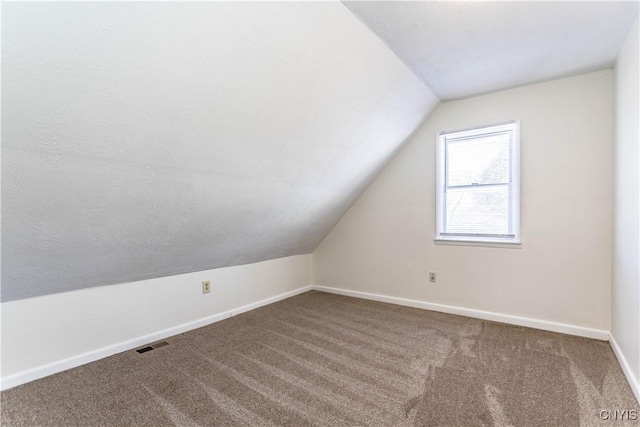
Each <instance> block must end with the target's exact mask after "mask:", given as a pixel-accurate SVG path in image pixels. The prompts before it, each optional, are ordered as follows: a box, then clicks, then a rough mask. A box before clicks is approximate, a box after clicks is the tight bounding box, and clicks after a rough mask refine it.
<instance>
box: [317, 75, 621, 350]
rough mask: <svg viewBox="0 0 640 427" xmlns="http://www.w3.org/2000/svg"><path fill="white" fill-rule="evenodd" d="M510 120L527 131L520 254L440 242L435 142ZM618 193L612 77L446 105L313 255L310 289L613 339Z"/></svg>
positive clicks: (553, 83) (553, 84) (560, 82)
mask: <svg viewBox="0 0 640 427" xmlns="http://www.w3.org/2000/svg"><path fill="white" fill-rule="evenodd" d="M510 119H519V120H521V129H522V134H521V136H522V138H521V141H522V153H521V155H522V160H521V162H522V167H521V171H522V187H521V189H522V205H521V206H522V215H521V228H522V242H523V244H522V247H521V248H520V249H511V248H509V249H505V248H494V247H471V246H452V245H436V244H434V241H433V238H434V235H435V176H436V174H435V143H436V133H437V132H438V131H441V130H456V129H464V128H468V127H472V126H476V125H484V124H492V123H497V122H504V121H506V120H510ZM611 188H612V72H611V70H605V71H600V72H595V73H590V74H585V75H580V76H577V77H571V78H566V79H561V80H556V81H551V82H547V83H542V84H536V85H531V86H525V87H521V88H517V89H512V90H507V91H503V92H498V93H493V94H489V95H484V96H479V97H476V98H470V99H465V100H460V101H454V102H446V103H443V104H440V105H439V106H438V107H437V109H436V110H435V112H434V113H432V115H431V116H430V117H429V118H428V119H427V120H426V122H425V123H424V124H423V125H422V127H421V128H420V129H419V130H418V131H417V133H416V134H415V135H414V137H413V139H412V140H411V141H410V142H409V143H408V144H407V145H406V146H405V147H404V148H403V150H402V151H401V152H400V153H399V154H398V155H397V157H396V158H395V159H394V160H393V161H392V162H391V163H390V165H389V166H388V167H387V168H386V169H385V170H384V171H383V172H382V174H381V175H380V176H379V177H378V178H377V179H376V180H375V181H374V183H373V184H372V185H371V186H370V187H369V188H368V189H367V191H366V192H365V193H364V194H363V196H362V197H361V198H360V199H359V200H358V201H357V202H356V203H355V205H354V206H353V207H352V208H351V209H350V210H349V211H348V213H347V214H346V215H345V216H344V217H343V218H342V220H341V221H340V222H339V223H338V224H337V226H336V227H335V228H334V229H333V231H332V232H331V233H330V234H329V235H328V236H327V237H326V239H325V240H324V241H323V242H322V244H321V245H320V246H319V248H318V249H317V250H316V251H315V252H314V254H313V283H314V285H320V286H327V287H335V288H342V289H348V290H353V291H360V292H368V293H374V294H382V295H388V296H394V297H400V298H407V299H412V300H418V301H428V302H432V303H438V304H445V305H450V306H455V307H463V308H468V309H473V310H483V311H488V312H494V313H500V314H508V315H513V316H522V317H526V318H531V319H538V320H544V321H548V322H557V323H560V324H564V325H574V326H580V327H583V328H594V329H597V330H600V332H602V334H604V337H606V336H607V332H606V331H608V330H609V327H610V318H611V313H610V304H611V299H610V292H611V286H610V285H611V209H612V201H611V199H612V195H611V192H612V190H611ZM429 271H434V272H437V275H438V282H437V283H436V284H430V283H429V282H428V272H429ZM605 339H606V338H605Z"/></svg>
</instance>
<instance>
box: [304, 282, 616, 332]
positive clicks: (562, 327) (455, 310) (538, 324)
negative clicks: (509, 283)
mask: <svg viewBox="0 0 640 427" xmlns="http://www.w3.org/2000/svg"><path fill="white" fill-rule="evenodd" d="M312 287H313V290H316V291H321V292H328V293H332V294H338V295H345V296H350V297H356V298H363V299H368V300H372V301H380V302H387V303H391V304H397V305H403V306H406V307H414V308H422V309H425V310H432V311H439V312H441V313H449V314H457V315H460V316H466V317H473V318H476V319H482V320H492V321H494V322H502V323H507V324H510V325H517V326H526V327H529V328H535V329H542V330H545V331H551V332H560V333H563V334H569V335H577V336H579V337H586V338H594V339H597V340H601V341H607V340H608V339H609V331H605V330H602V329H593V328H585V327H583V326H576V325H570V324H566V323H558V322H550V321H548V320H540V319H532V318H529V317H521V316H514V315H511V314H502V313H495V312H491V311H483V310H475V309H472V308H464V307H457V306H453V305H445V304H437V303H432V302H426V301H419V300H414V299H407V298H399V297H392V296H387V295H381V294H372V293H368V292H360V291H352V290H349V289H340V288H331V287H327V286H319V285H313V286H312Z"/></svg>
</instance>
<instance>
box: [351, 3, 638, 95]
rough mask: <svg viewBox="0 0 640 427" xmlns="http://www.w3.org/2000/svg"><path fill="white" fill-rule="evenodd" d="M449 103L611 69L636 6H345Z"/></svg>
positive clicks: (586, 4)
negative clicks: (483, 94) (535, 83)
mask: <svg viewBox="0 0 640 427" xmlns="http://www.w3.org/2000/svg"><path fill="white" fill-rule="evenodd" d="M345 5H346V6H347V7H348V8H349V9H350V10H351V11H352V12H353V13H354V14H356V15H357V16H358V17H359V18H360V19H361V20H362V21H363V22H364V23H365V24H366V25H367V26H368V27H369V28H371V30H372V31H374V32H375V33H376V34H377V35H378V36H379V37H380V38H381V39H382V40H383V41H384V42H385V43H386V44H387V45H388V46H389V47H391V49H393V51H394V52H395V53H396V54H397V55H398V57H400V59H402V61H403V62H405V63H406V64H407V66H408V67H410V68H411V69H412V70H413V71H414V72H415V73H416V75H417V76H418V77H420V79H421V80H422V81H423V82H424V83H425V84H426V85H427V86H428V87H430V88H431V89H432V91H433V92H434V93H435V94H436V95H437V96H438V97H439V98H440V99H441V100H451V99H458V98H465V97H469V96H474V95H479V94H481V93H486V92H491V91H496V90H502V89H507V88H510V87H515V86H521V85H525V84H530V83H534V82H540V81H544V80H552V79H556V78H560V77H567V76H571V75H576V74H581V73H586V72H590V71H596V70H602V69H605V68H611V67H612V66H613V64H614V61H615V60H616V58H617V57H618V53H619V52H620V48H621V47H622V43H623V42H624V40H625V39H626V36H627V34H628V33H629V30H630V28H631V25H632V24H633V22H634V19H635V17H636V16H637V15H638V6H639V2H638V1H637V0H635V1H599V2H598V1H511V2H509V1H419V2H405V1H379V2H378V1H375V2H369V1H364V2H363V1H345Z"/></svg>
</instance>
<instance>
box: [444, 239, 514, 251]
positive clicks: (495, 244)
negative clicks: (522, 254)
mask: <svg viewBox="0 0 640 427" xmlns="http://www.w3.org/2000/svg"><path fill="white" fill-rule="evenodd" d="M433 242H434V243H435V244H436V245H445V246H446V245H450V246H478V247H485V248H507V249H522V242H505V241H504V240H464V239H441V238H437V237H436V238H435V239H433Z"/></svg>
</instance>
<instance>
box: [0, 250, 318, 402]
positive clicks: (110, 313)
mask: <svg viewBox="0 0 640 427" xmlns="http://www.w3.org/2000/svg"><path fill="white" fill-rule="evenodd" d="M310 270H311V255H298V256H292V257H287V258H280V259H275V260H270V261H264V262H259V263H255V264H248V265H241V266H236V267H227V268H221V269H216V270H207V271H200V272H196V273H188V274H181V275H177V276H170V277H163V278H159V279H152V280H144V281H140V282H133V283H125V284H120V285H112V286H101V287H97V288H90V289H84V290H80V291H73V292H65V293H59V294H53V295H47V296H43V297H37V298H28V299H24V300H18V301H12V302H7V303H2V304H1V305H0V310H1V314H0V318H1V319H2V326H1V327H2V380H1V382H0V387H1V389H3V390H5V389H8V388H11V387H15V386H17V385H20V384H24V383H26V382H29V381H33V380H36V379H38V378H42V377H45V376H48V375H52V374H54V373H57V372H61V371H64V370H67V369H70V368H73V367H76V366H79V365H83V364H85V363H89V362H92V361H95V360H98V359H101V358H104V357H107V356H110V355H112V354H115V353H120V352H123V351H126V350H130V349H133V348H136V347H139V346H141V345H144V344H148V343H151V342H153V341H157V340H160V339H163V338H167V337H169V336H172V335H176V334H179V333H183V332H186V331H189V330H192V329H196V328H199V327H202V326H206V325H208V324H211V323H215V322H218V321H220V320H224V319H227V318H229V317H231V316H235V315H237V314H240V313H243V312H245V311H249V310H253V309H255V308H258V307H261V306H264V305H267V304H271V303H274V302H276V301H279V300H282V299H285V298H289V297H292V296H294V295H297V294H300V293H303V292H306V291H308V290H310V289H311V286H309V283H310ZM204 280H209V281H210V282H211V292H210V293H208V294H202V287H201V282H202V281H204Z"/></svg>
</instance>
